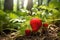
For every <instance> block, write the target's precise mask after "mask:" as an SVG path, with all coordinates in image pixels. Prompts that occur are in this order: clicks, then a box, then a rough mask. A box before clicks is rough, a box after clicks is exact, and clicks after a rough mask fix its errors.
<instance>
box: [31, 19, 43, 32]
mask: <svg viewBox="0 0 60 40" xmlns="http://www.w3.org/2000/svg"><path fill="white" fill-rule="evenodd" d="M30 25H31V27H32V31H33V32H37V31H38V30H39V29H40V27H41V26H42V21H41V20H40V19H39V18H33V19H32V20H31V21H30Z"/></svg>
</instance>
